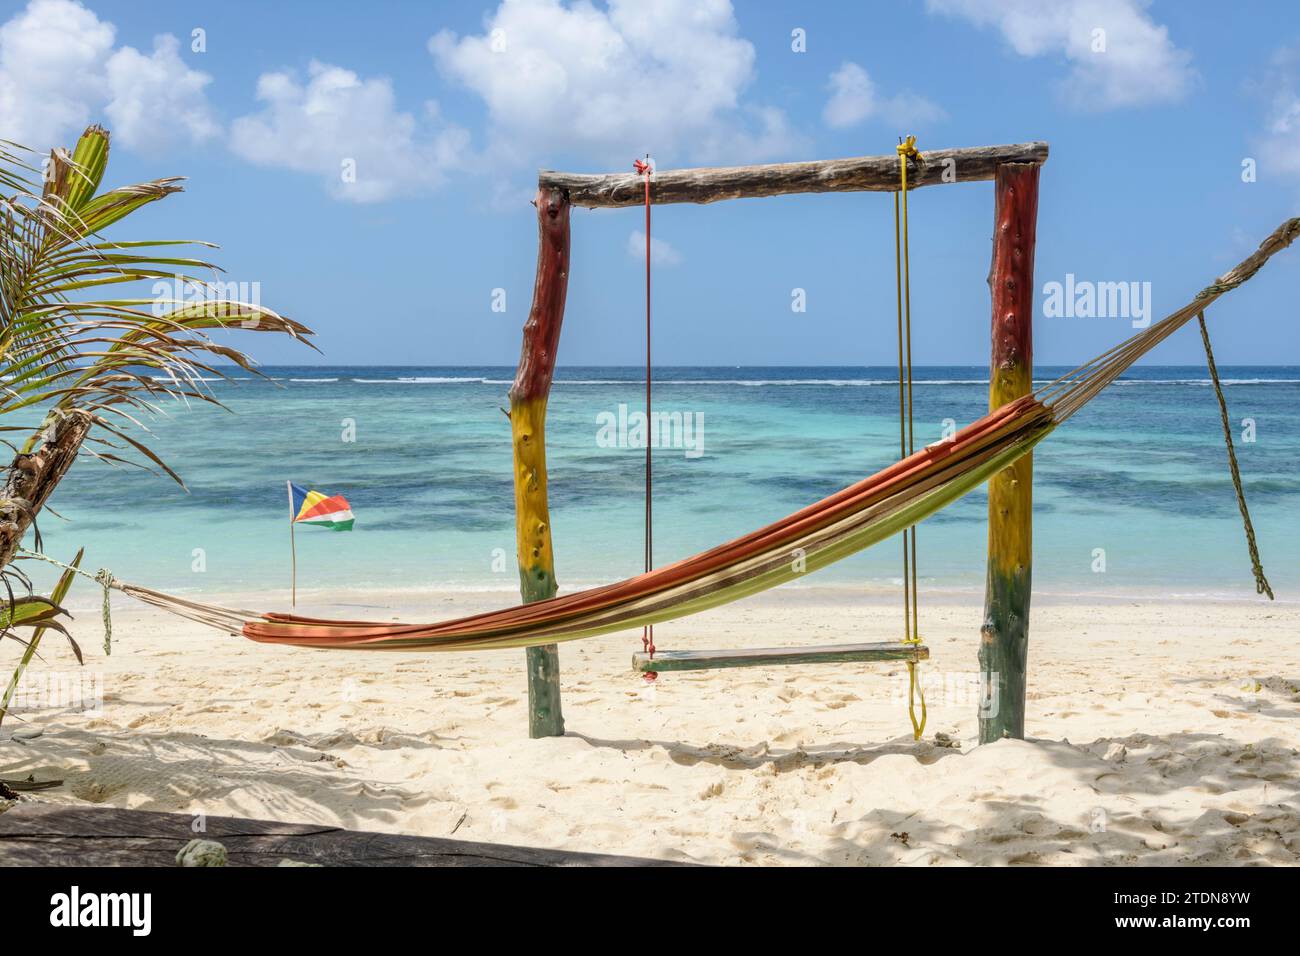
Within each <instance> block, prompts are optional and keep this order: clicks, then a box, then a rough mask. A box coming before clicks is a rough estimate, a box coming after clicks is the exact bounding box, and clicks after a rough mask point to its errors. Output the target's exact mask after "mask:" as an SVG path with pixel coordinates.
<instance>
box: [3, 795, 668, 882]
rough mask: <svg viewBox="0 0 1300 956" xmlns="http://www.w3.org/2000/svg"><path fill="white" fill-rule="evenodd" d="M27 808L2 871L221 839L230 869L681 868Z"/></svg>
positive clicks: (120, 862)
mask: <svg viewBox="0 0 1300 956" xmlns="http://www.w3.org/2000/svg"><path fill="white" fill-rule="evenodd" d="M192 822H193V817H191V816H190V815H189V814H184V813H158V812H155V811H151V810H122V809H118V808H115V807H70V806H64V805H61V804H52V803H20V804H17V805H16V806H13V807H11V808H10V809H9V810H7V811H5V812H4V813H0V866H6V867H8V866H175V865H176V853H177V852H178V851H179V850H180V849H181V847H183V846H185V844H186V843H188V842H189V841H190V840H191V839H194V838H195V837H200V838H202V839H207V840H216V841H217V842H218V843H221V844H222V845H223V846H225V848H226V850H227V851H228V852H229V854H230V862H229V865H230V866H279V865H280V861H281V860H293V861H294V862H297V863H319V864H321V865H323V866H677V865H680V864H676V863H673V862H670V861H668V860H646V859H640V858H637V857H626V856H606V855H604V854H599V853H571V852H569V851H566V850H544V849H537V848H533V847H524V846H509V845H506V844H499V843H469V842H466V841H464V840H449V839H444V838H441V837H417V836H404V835H401V834H396V833H371V832H366V831H362V830H344V829H342V828H340V827H332V826H324V825H316V824H310V823H275V822H272V821H270V820H242V819H239V818H238V817H208V818H207V820H206V825H207V830H206V832H204V833H194V832H192V830H191V823H192Z"/></svg>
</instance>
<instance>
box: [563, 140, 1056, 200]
mask: <svg viewBox="0 0 1300 956" xmlns="http://www.w3.org/2000/svg"><path fill="white" fill-rule="evenodd" d="M1046 160H1047V144H1046V143H1015V144H1012V145H1009V146H975V147H971V148H967V149H933V150H926V151H923V152H922V153H921V162H919V163H918V162H916V161H910V162H909V165H908V171H907V186H908V189H918V188H920V187H921V186H934V185H937V184H939V183H947V182H958V183H966V182H979V181H982V180H991V179H993V177H994V175H995V174H996V172H997V168H998V167H999V166H1002V165H1005V164H1007V163H1031V164H1034V165H1042V164H1043V163H1044V162H1046ZM644 183H645V180H644V179H642V178H641V177H640V176H639V175H637V174H636V173H635V172H633V171H632V170H631V169H629V170H628V171H627V172H626V173H596V174H590V173H561V172H556V171H554V170H549V169H544V170H542V171H541V172H540V173H539V174H538V177H537V185H538V187H539V188H540V189H543V190H545V189H560V190H564V191H566V192H567V193H568V196H569V202H570V203H571V204H572V205H574V206H586V207H588V208H591V209H595V208H609V207H617V206H639V205H641V204H642V203H643V202H645V185H644ZM896 189H898V155H897V154H896V153H888V154H886V155H884V156H858V157H854V158H851V159H823V160H815V161H813V162H806V163H771V164H768V165H762V166H716V167H702V168H699V169H666V170H662V171H660V172H656V173H655V175H654V186H653V189H652V190H651V198H652V201H653V202H655V203H657V204H663V203H677V202H693V203H709V202H718V201H719V200H721V199H746V198H757V197H760V196H785V195H789V194H791V193H831V192H893V191H894V190H896Z"/></svg>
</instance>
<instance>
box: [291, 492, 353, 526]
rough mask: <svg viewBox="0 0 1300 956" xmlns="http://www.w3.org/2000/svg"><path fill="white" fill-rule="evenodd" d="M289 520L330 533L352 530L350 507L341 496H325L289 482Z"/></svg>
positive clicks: (346, 500)
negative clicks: (327, 530) (327, 529)
mask: <svg viewBox="0 0 1300 956" xmlns="http://www.w3.org/2000/svg"><path fill="white" fill-rule="evenodd" d="M289 512H290V514H289V520H291V521H292V522H293V523H294V524H311V525H316V526H318V527H321V528H329V529H330V530H331V531H351V530H352V521H353V517H352V506H351V505H349V504H348V499H346V498H344V497H343V496H342V495H330V496H328V497H327V496H325V495H323V494H321V493H320V492H319V491H308V490H307V489H306V488H304V487H302V486H301V485H295V484H294V483H293V482H292V481H291V482H289Z"/></svg>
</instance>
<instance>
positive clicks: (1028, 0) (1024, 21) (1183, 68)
mask: <svg viewBox="0 0 1300 956" xmlns="http://www.w3.org/2000/svg"><path fill="white" fill-rule="evenodd" d="M1149 5H1150V0H926V6H927V8H928V9H929V10H930V11H931V12H939V13H945V14H949V15H952V16H958V17H962V18H964V19H967V20H970V21H971V22H972V23H975V24H977V25H979V26H993V27H996V28H997V29H998V30H1000V31H1001V33H1002V36H1003V37H1004V38H1005V39H1006V41H1007V42H1008V43H1009V44H1010V45H1011V48H1012V49H1013V50H1015V51H1016V52H1017V53H1019V54H1020V55H1021V56H1049V55H1050V56H1064V57H1065V59H1066V60H1067V61H1069V63H1070V71H1069V73H1068V74H1067V76H1066V77H1065V79H1064V80H1063V81H1062V84H1061V87H1062V92H1063V93H1064V95H1065V98H1066V99H1067V100H1068V101H1069V102H1070V103H1072V104H1073V105H1075V106H1076V107H1079V108H1081V109H1095V110H1104V109H1114V108H1118V107H1128V106H1145V105H1149V104H1153V103H1168V102H1174V101H1177V100H1179V99H1182V97H1183V96H1184V95H1185V94H1186V93H1187V92H1188V90H1189V89H1190V88H1191V86H1192V84H1193V82H1194V81H1195V77H1196V73H1195V71H1194V70H1193V69H1192V67H1191V59H1192V57H1191V54H1190V53H1188V52H1187V51H1186V50H1181V49H1179V48H1178V47H1177V46H1175V45H1174V43H1173V41H1171V40H1170V39H1169V30H1168V29H1167V28H1166V27H1165V26H1163V25H1162V24H1158V23H1156V22H1154V21H1153V20H1152V19H1151V17H1150V16H1149V15H1148V14H1147V11H1146V8H1147V7H1148V6H1149ZM1098 30H1100V31H1104V33H1101V34H1099V33H1097V32H1096V31H1098ZM1102 40H1104V48H1101V42H1100V41H1102Z"/></svg>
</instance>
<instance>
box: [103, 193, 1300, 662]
mask: <svg viewBox="0 0 1300 956" xmlns="http://www.w3.org/2000/svg"><path fill="white" fill-rule="evenodd" d="M1297 234H1300V219H1291V220H1288V221H1287V222H1285V223H1283V224H1282V225H1281V226H1280V227H1279V228H1278V229H1277V230H1276V231H1275V232H1274V233H1273V234H1272V235H1270V236H1269V237H1268V239H1266V240H1265V241H1264V242H1263V243H1262V244H1261V245H1260V247H1259V249H1258V250H1257V251H1256V252H1255V253H1253V254H1252V255H1251V256H1250V257H1248V258H1247V259H1246V260H1244V261H1243V262H1242V263H1241V264H1239V265H1238V266H1237V267H1236V268H1235V269H1232V270H1231V271H1229V272H1227V273H1225V274H1224V275H1223V276H1221V277H1220V278H1219V279H1218V280H1217V281H1216V282H1215V283H1213V284H1212V285H1210V286H1209V287H1207V288H1206V289H1204V290H1202V291H1201V292H1200V293H1199V294H1198V295H1197V296H1196V297H1195V298H1194V299H1193V300H1192V302H1190V303H1189V304H1188V305H1186V306H1184V307H1183V308H1182V309H1179V310H1178V311H1177V312H1174V313H1173V314H1171V315H1169V316H1168V317H1166V318H1164V319H1162V320H1161V321H1159V322H1157V323H1154V324H1152V325H1151V326H1150V327H1148V328H1147V329H1145V330H1143V331H1141V332H1139V333H1138V334H1137V335H1134V336H1133V337H1132V338H1130V339H1128V340H1127V341H1125V342H1123V343H1121V344H1120V345H1118V346H1116V347H1115V348H1113V349H1111V350H1110V351H1108V352H1106V353H1104V354H1103V355H1101V356H1098V357H1097V358H1096V359H1094V360H1093V361H1091V362H1089V363H1087V364H1086V365H1083V366H1080V367H1079V368H1077V369H1074V370H1073V371H1071V372H1069V373H1068V374H1066V375H1064V376H1062V377H1061V378H1060V379H1058V380H1056V381H1054V382H1052V383H1050V384H1049V385H1046V386H1044V387H1043V388H1040V389H1039V390H1037V391H1036V392H1035V393H1034V394H1033V395H1028V396H1025V397H1024V398H1021V399H1018V400H1016V401H1014V402H1010V403H1008V404H1006V405H1004V406H1002V407H1001V408H999V409H997V410H996V411H994V412H991V413H990V414H989V415H986V416H985V417H984V418H981V419H979V420H978V421H976V422H974V423H973V424H971V425H969V426H967V427H966V428H964V429H962V430H961V431H959V432H958V433H957V434H956V435H955V436H954V437H953V438H951V439H950V440H947V441H944V442H941V443H938V444H935V445H931V446H929V447H927V448H925V449H922V450H921V451H919V452H917V453H915V454H913V455H910V456H908V457H907V458H904V459H902V460H901V461H898V462H896V463H895V464H893V465H890V466H889V467H888V468H885V469H884V470H882V471H880V472H877V473H876V474H874V475H872V476H870V477H869V478H865V479H863V480H862V481H860V482H858V483H857V484H854V485H851V486H849V487H848V488H845V489H843V490H842V491H839V492H837V493H836V494H833V495H831V496H830V497H828V498H824V499H822V500H821V501H819V502H817V503H816V504H813V505H809V506H808V507H806V508H804V509H802V510H801V511H797V512H795V513H794V514H792V515H790V516H788V517H786V518H783V519H781V520H780V521H777V522H775V523H773V524H770V525H768V526H767V527H765V528H760V529H759V530H757V531H754V532H752V533H751V534H748V535H745V536H744V537H741V538H737V539H736V540H734V541H729V542H727V543H726V544H723V545H719V546H718V547H716V548H713V549H711V550H709V551H705V552H703V553H701V554H697V555H694V556H693V557H689V558H685V559H683V560H681V561H678V562H676V563H675V564H670V565H666V566H664V567H661V568H656V569H655V570H653V571H650V572H647V573H645V574H641V575H638V576H636V577H633V578H629V579H627V580H625V581H620V582H618V583H616V584H609V585H605V586H602V587H596V588H590V589H588V590H584V591H579V592H576V593H573V594H568V595H564V596H561V597H555V598H551V599H550V600H546V601H538V602H535V603H532V604H524V605H520V606H515V607H511V608H507V609H505V610H500V611H492V612H488V613H484V614H476V615H473V616H470V617H464V618H458V619H456V620H450V621H443V622H440V623H436V624H381V623H375V622H367V621H335V620H325V619H318V618H309V617H299V616H296V615H290V614H275V613H269V614H256V613H255V612H249V611H238V610H231V609H226V608H219V607H215V606H212V605H205V604H199V603H197V602H192V601H185V600H182V599H178V598H174V597H171V596H170V595H166V594H162V593H161V592H157V591H152V590H150V589H147V588H140V587H136V586H132V585H121V584H115V586H117V587H119V588H120V589H121V590H123V591H126V592H127V593H129V594H131V595H132V596H134V597H137V598H139V599H140V600H143V601H146V602H148V603H151V604H155V605H157V606H159V607H164V608H166V609H167V610H170V611H173V612H175V613H178V614H181V615H183V616H186V617H190V618H192V619H194V620H198V621H202V622H203V623H206V624H211V625H213V626H216V627H220V628H223V629H226V630H229V631H231V632H232V633H242V634H243V635H244V636H245V637H248V638H250V639H252V640H254V641H259V642H262V643H268V644H289V645H294V646H301V647H318V648H349V649H365V650H406V651H462V650H478V649H486V648H505V647H529V646H533V645H539V644H551V643H557V642H561V641H572V640H578V639H580V638H586V637H595V636H596V635H600V634H608V633H610V632H612V631H619V630H624V629H628V628H636V627H641V626H643V625H647V624H658V623H660V622H663V621H669V620H672V619H674V618H678V617H684V616H686V615H690V614H695V613H697V612H699V611H703V610H706V609H708V608H712V607H717V606H718V605H721V604H726V603H728V602H731V601H735V600H737V599H739V598H743V597H746V596H748V595H751V594H756V593H758V592H760V591H764V590H766V589H768V588H772V587H776V586H777V585H779V584H783V583H785V582H787V581H790V580H793V579H794V578H797V577H800V576H802V575H803V574H806V573H808V572H810V571H815V570H818V569H819V568H822V567H825V566H826V565H828V564H831V563H833V562H835V561H839V560H841V559H842V558H845V557H847V556H849V555H851V554H853V553H855V552H857V551H861V550H862V549H863V548H867V547H870V546H871V545H873V544H876V543H877V542H879V541H882V540H884V539H886V538H889V537H891V536H893V535H895V534H897V533H898V532H900V531H902V530H903V529H904V528H907V527H909V526H911V525H913V524H916V523H918V522H920V521H922V520H924V519H925V518H927V517H928V516H930V515H932V514H934V513H935V512H936V511H939V510H940V509H942V508H944V507H946V506H947V505H949V504H951V503H952V502H954V501H956V500H957V499H958V498H961V497H962V496H963V495H965V494H967V493H968V492H970V491H972V490H974V489H975V488H978V487H979V486H980V485H981V484H983V483H984V482H985V481H987V480H988V479H989V478H990V477H991V476H992V475H993V474H995V473H996V472H998V471H999V470H1001V469H1003V468H1005V467H1007V466H1008V465H1010V464H1012V463H1013V462H1015V461H1016V460H1017V459H1019V458H1020V457H1021V456H1023V455H1026V454H1028V453H1029V452H1030V451H1031V450H1032V449H1033V448H1034V446H1035V445H1037V444H1038V443H1039V442H1040V441H1042V440H1043V439H1044V438H1046V437H1047V436H1048V435H1049V434H1050V433H1051V432H1052V430H1053V429H1055V428H1056V427H1057V426H1058V425H1059V424H1061V423H1062V422H1064V421H1065V420H1066V419H1068V418H1069V417H1070V416H1071V415H1073V414H1074V413H1075V412H1077V411H1078V410H1079V409H1080V408H1082V407H1083V406H1084V405H1085V404H1086V403H1087V402H1088V401H1090V400H1091V399H1092V398H1093V397H1095V396H1096V395H1097V394H1098V393H1099V392H1100V391H1101V390H1102V389H1104V388H1105V387H1106V386H1107V385H1109V384H1110V383H1111V382H1113V381H1114V380H1115V379H1116V378H1118V377H1119V376H1120V375H1121V374H1122V373H1123V372H1124V371H1125V370H1126V369H1128V368H1129V367H1130V366H1132V365H1133V363H1134V362H1136V361H1137V360H1138V359H1139V358H1141V357H1142V356H1143V355H1145V354H1146V353H1147V352H1149V351H1150V350H1151V349H1153V348H1155V347H1156V346H1157V345H1159V344H1160V343H1161V342H1163V341H1164V340H1165V339H1166V338H1168V337H1169V336H1170V335H1172V334H1173V333H1174V332H1176V331H1177V330H1178V329H1179V328H1181V327H1182V326H1183V325H1184V324H1186V323H1187V322H1188V321H1189V320H1191V319H1192V318H1194V317H1195V316H1197V315H1198V314H1200V313H1202V312H1203V311H1204V310H1205V309H1206V308H1207V307H1208V306H1209V305H1210V304H1211V303H1212V302H1214V301H1215V300H1216V299H1218V298H1219V296H1221V295H1223V294H1224V293H1225V292H1227V291H1229V290H1231V289H1234V288H1236V287H1237V286H1238V285H1240V284H1241V283H1243V282H1245V281H1246V280H1247V279H1249V278H1250V277H1251V276H1253V275H1254V274H1255V273H1256V272H1258V271H1259V269H1260V268H1261V267H1262V266H1263V264H1264V263H1265V262H1266V261H1267V260H1268V259H1269V257H1270V256H1272V255H1273V254H1274V253H1275V252H1277V251H1279V250H1281V249H1283V248H1286V247H1287V246H1288V245H1290V244H1291V242H1292V240H1293V239H1294V238H1295V237H1296V235H1297Z"/></svg>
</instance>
